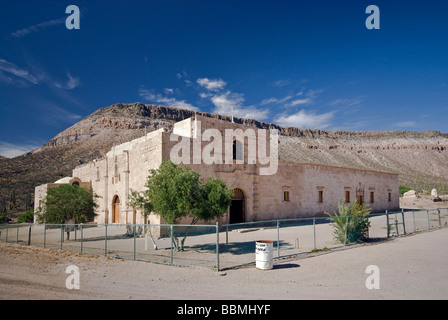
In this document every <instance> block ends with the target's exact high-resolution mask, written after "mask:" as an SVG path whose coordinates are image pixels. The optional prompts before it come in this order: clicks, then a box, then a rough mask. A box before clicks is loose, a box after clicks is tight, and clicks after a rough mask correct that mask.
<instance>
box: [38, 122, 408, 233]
mask: <svg viewBox="0 0 448 320" xmlns="http://www.w3.org/2000/svg"><path fill="white" fill-rule="evenodd" d="M277 143H278V139H277V136H276V135H275V132H273V131H268V130H262V129H257V128H252V127H249V126H245V125H241V124H237V123H233V122H228V121H222V120H218V119H214V118H207V117H202V116H196V117H192V118H189V119H186V120H183V121H180V122H177V123H175V124H174V126H173V129H172V130H170V131H168V130H166V129H164V128H162V129H159V130H156V131H153V132H150V133H148V134H146V135H144V136H143V137H140V138H137V139H134V140H132V141H129V142H126V143H123V144H120V145H116V146H114V147H112V149H111V150H110V151H109V152H108V153H107V154H106V156H105V157H104V158H102V159H97V160H94V161H92V162H89V163H86V164H83V165H80V166H78V167H76V168H75V169H74V170H73V174H72V177H68V178H67V179H66V180H67V181H63V182H59V183H78V184H79V185H82V186H85V187H91V188H93V191H94V192H95V193H96V194H97V195H99V196H100V198H98V204H99V207H98V209H97V210H98V212H97V213H98V216H97V218H96V220H95V221H96V222H97V223H99V224H103V223H105V224H110V223H113V224H135V223H137V224H141V223H143V218H142V215H141V213H140V212H138V210H134V209H133V208H132V207H130V206H129V204H128V201H129V194H130V192H131V191H143V190H144V189H145V183H146V179H147V177H148V175H149V170H151V169H156V168H158V167H159V166H160V165H161V163H162V162H163V161H165V160H169V159H171V160H172V161H173V162H175V163H182V164H185V165H187V166H190V167H191V168H192V169H193V170H195V171H197V172H199V173H200V175H201V177H202V178H204V179H206V178H207V177H216V178H219V179H221V180H223V181H224V182H225V183H226V184H227V186H228V187H231V188H232V189H234V197H233V199H232V205H231V206H230V207H229V209H228V211H227V213H226V214H225V215H224V216H223V217H222V218H220V219H219V221H218V222H219V223H239V222H249V221H263V220H273V219H292V218H303V217H313V216H322V215H323V214H324V212H325V211H326V212H332V206H333V207H337V205H338V202H340V201H344V202H347V203H349V202H353V201H355V200H357V201H358V202H360V203H364V204H367V205H368V206H369V207H370V208H371V210H372V212H383V211H385V210H395V209H398V208H399V190H398V189H399V188H398V175H397V174H391V173H385V172H378V171H371V170H359V169H351V168H343V167H334V166H326V165H316V164H307V163H296V162H286V161H280V160H278V154H277V151H278V145H277ZM55 185H57V184H45V185H41V186H38V187H36V192H35V209H38V207H39V205H40V203H42V201H43V198H44V197H45V195H46V190H47V189H48V188H49V187H54V186H55ZM148 223H151V224H163V223H164V221H162V220H161V218H160V217H159V216H158V215H157V214H151V215H150V217H149V222H148ZM183 223H188V221H183Z"/></svg>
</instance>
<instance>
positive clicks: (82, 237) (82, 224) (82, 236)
mask: <svg viewBox="0 0 448 320" xmlns="http://www.w3.org/2000/svg"><path fill="white" fill-rule="evenodd" d="M83 245H84V223H81V253H82V249H83Z"/></svg>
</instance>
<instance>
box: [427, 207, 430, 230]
mask: <svg viewBox="0 0 448 320" xmlns="http://www.w3.org/2000/svg"><path fill="white" fill-rule="evenodd" d="M426 217H427V219H428V230H431V223H430V222H429V210H426Z"/></svg>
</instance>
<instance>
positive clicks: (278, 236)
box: [277, 219, 280, 258]
mask: <svg viewBox="0 0 448 320" xmlns="http://www.w3.org/2000/svg"><path fill="white" fill-rule="evenodd" d="M278 257H280V221H279V220H278V219H277V258H278Z"/></svg>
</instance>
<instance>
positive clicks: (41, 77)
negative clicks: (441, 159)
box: [0, 0, 448, 157]
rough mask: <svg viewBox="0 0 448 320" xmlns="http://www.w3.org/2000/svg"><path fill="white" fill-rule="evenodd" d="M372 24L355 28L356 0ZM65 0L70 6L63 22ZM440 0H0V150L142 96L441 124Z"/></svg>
mask: <svg viewBox="0 0 448 320" xmlns="http://www.w3.org/2000/svg"><path fill="white" fill-rule="evenodd" d="M371 4H373V5H377V6H378V8H379V9H380V29H379V30H375V29H374V30H368V29H367V28H366V25H365V21H366V19H367V18H368V17H369V14H367V13H366V12H365V11H366V8H367V6H368V5H371ZM68 5H76V6H78V7H79V9H80V11H81V17H80V29H78V30H76V29H73V30H68V29H67V28H66V26H65V20H66V19H67V17H69V15H70V14H66V13H65V10H66V7H67V6H68ZM447 14H448V4H446V2H445V1H379V0H370V1H362V0H357V1H342V0H339V1H330V0H325V1H324V0H314V1H311V0H307V1H291V0H290V1H265V0H257V1H252V0H243V1H241V0H240V1H233V0H226V1H216V0H207V1H206V0H203V1H199V0H195V1H186V0H185V1H170V0H164V1H61V0H59V1H20V0H19V1H17V0H16V1H10V0H0V155H4V156H8V157H12V156H15V155H18V154H20V153H23V152H27V151H29V150H32V149H34V148H36V147H40V146H41V145H42V144H43V143H44V142H46V141H48V140H49V139H51V138H53V137H54V136H55V135H56V134H58V133H59V132H61V131H63V130H64V129H66V128H68V127H69V126H71V125H73V124H74V123H76V122H78V121H79V120H81V119H82V118H84V117H85V116H87V115H89V114H90V113H92V112H94V111H95V110H97V109H99V108H102V107H106V106H109V105H111V104H114V103H133V102H142V103H148V104H149V103H155V104H161V105H166V106H172V107H178V108H186V109H193V110H198V111H204V112H216V113H220V114H231V112H232V110H233V113H234V115H235V116H238V117H246V118H254V119H257V120H260V121H265V122H273V123H276V124H278V125H281V126H295V127H299V128H318V129H326V130H356V131H359V130H411V131H422V130H439V131H442V132H448V129H447V124H446V123H447V119H448V22H447V20H446V16H447Z"/></svg>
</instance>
